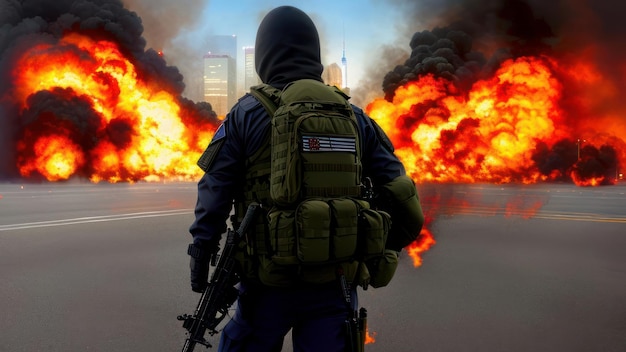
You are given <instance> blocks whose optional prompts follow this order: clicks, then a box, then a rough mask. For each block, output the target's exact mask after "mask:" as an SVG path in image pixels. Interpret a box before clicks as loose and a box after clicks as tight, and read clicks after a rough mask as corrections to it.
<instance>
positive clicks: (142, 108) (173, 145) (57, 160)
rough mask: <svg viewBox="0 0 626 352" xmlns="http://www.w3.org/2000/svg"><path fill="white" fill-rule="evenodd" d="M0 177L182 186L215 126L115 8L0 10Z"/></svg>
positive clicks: (129, 18)
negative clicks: (155, 181) (151, 181)
mask: <svg viewBox="0 0 626 352" xmlns="http://www.w3.org/2000/svg"><path fill="white" fill-rule="evenodd" d="M0 10H1V11H0V13H1V15H0V16H1V18H0V19H1V21H0V24H2V26H1V27H0V38H1V40H0V79H1V80H2V81H3V82H9V84H3V85H2V86H1V87H0V97H2V99H1V100H0V123H1V124H2V125H3V126H4V127H3V129H2V132H0V150H2V152H0V153H2V155H1V158H0V159H1V160H2V161H1V164H0V178H16V177H21V178H26V179H35V180H37V179H45V180H49V181H60V180H67V179H69V178H72V177H81V178H88V179H90V180H91V181H93V182H99V181H108V182H118V181H131V182H132V181H138V180H146V179H162V178H164V179H190V178H193V177H196V176H198V173H199V170H198V168H197V167H195V161H196V160H197V159H198V157H199V155H200V154H201V153H202V150H203V148H204V147H206V145H207V143H208V141H209V140H210V138H211V134H212V132H213V131H214V129H215V126H216V124H217V123H218V120H217V118H216V115H215V113H214V112H213V111H212V109H211V106H210V104H207V103H194V102H191V101H189V100H188V99H185V98H183V97H182V91H183V89H184V84H183V77H182V75H181V74H180V73H179V72H178V69H177V68H176V67H172V66H167V64H166V62H165V61H164V59H163V57H162V55H160V54H159V53H158V52H156V51H154V50H152V49H148V50H146V49H145V40H144V39H143V38H142V36H141V35H142V32H143V27H142V24H141V19H140V18H139V17H138V16H137V14H135V13H134V12H130V11H128V10H126V9H125V8H124V6H123V4H122V2H121V1H118V0H104V1H95V0H92V1H89V0H83V1H80V0H75V1H69V0H66V1H55V2H50V1H35V0H30V1H21V2H11V1H10V2H7V1H4V0H3V1H2V3H1V4H0Z"/></svg>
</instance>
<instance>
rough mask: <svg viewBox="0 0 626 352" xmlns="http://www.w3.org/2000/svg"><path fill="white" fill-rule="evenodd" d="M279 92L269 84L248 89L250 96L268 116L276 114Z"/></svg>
mask: <svg viewBox="0 0 626 352" xmlns="http://www.w3.org/2000/svg"><path fill="white" fill-rule="evenodd" d="M280 92H281V91H280V90H279V89H277V88H274V87H272V86H270V85H269V84H259V85H256V86H253V87H250V94H252V96H254V97H255V98H257V100H258V101H259V102H260V103H261V105H263V107H264V108H265V110H266V111H267V112H268V113H269V115H270V116H274V112H276V109H277V108H278V102H279V101H280Z"/></svg>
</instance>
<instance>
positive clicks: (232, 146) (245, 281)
mask: <svg viewBox="0 0 626 352" xmlns="http://www.w3.org/2000/svg"><path fill="white" fill-rule="evenodd" d="M255 56H256V57H255V62H256V71H257V73H258V75H259V77H260V78H261V80H262V82H263V83H265V84H268V85H270V86H271V87H274V88H277V89H279V90H280V89H283V88H284V87H285V86H286V85H288V84H290V83H292V82H294V81H297V80H301V79H309V80H315V81H319V82H321V81H322V78H321V74H322V69H323V66H322V64H321V57H320V42H319V36H318V32H317V29H316V27H315V25H314V23H313V21H312V20H311V18H310V17H309V16H308V15H306V14H305V13H304V12H302V11H301V10H299V9H297V8H294V7H291V6H282V7H278V8H275V9H274V10H272V11H270V12H269V13H268V14H267V15H266V16H265V18H264V19H263V20H262V22H261V24H260V26H259V29H258V32H257V37H256V45H255ZM351 107H352V109H353V110H354V113H355V115H356V119H357V123H358V134H359V138H360V140H361V143H360V147H361V151H360V155H361V159H362V160H361V162H362V174H363V177H367V178H368V179H370V180H371V181H372V183H373V184H374V185H378V187H376V190H377V192H378V193H379V199H381V201H380V202H379V203H380V207H382V208H383V210H385V211H386V212H388V213H389V214H391V224H392V225H391V229H390V230H389V231H388V235H387V234H386V236H387V241H386V249H387V254H388V253H391V257H394V256H395V259H396V264H397V253H398V252H400V251H401V250H402V248H403V247H404V246H406V245H408V244H409V243H411V242H412V241H413V240H415V239H416V237H417V236H418V235H419V233H420V231H421V227H422V224H423V220H424V217H423V214H422V210H421V207H420V205H419V200H418V197H417V191H416V188H415V185H414V184H413V182H412V181H411V180H410V179H409V178H408V177H407V176H406V175H405V169H404V167H403V165H402V163H401V162H400V161H399V160H398V158H397V157H396V156H395V155H394V151H393V146H392V144H391V142H390V141H389V139H388V138H387V137H386V135H385V133H384V132H383V131H382V129H381V128H380V127H379V126H378V125H377V124H376V123H375V122H374V121H373V120H372V119H371V118H369V117H368V116H367V115H366V114H365V113H364V112H363V111H362V110H361V109H360V108H358V107H356V106H351ZM270 119H271V116H270V115H269V114H268V112H267V111H266V109H265V108H264V106H263V104H262V103H261V102H260V101H259V99H257V98H256V97H255V96H253V95H251V94H246V95H244V96H243V97H242V98H241V99H240V100H239V101H238V102H237V104H236V105H235V106H234V107H233V108H232V109H231V111H230V112H229V114H228V115H227V116H226V118H225V120H224V122H223V124H222V125H221V126H220V127H219V128H218V130H217V131H216V132H215V134H214V137H213V140H212V141H211V143H210V145H209V146H208V148H207V150H206V151H205V153H204V155H203V159H204V160H203V163H204V164H205V165H206V168H205V171H206V173H205V175H204V176H203V177H202V179H201V180H200V181H199V183H198V200H197V205H196V209H195V217H196V218H195V221H194V223H193V224H192V225H191V227H190V233H191V234H192V236H193V245H192V246H191V247H190V248H192V249H191V250H190V253H189V254H190V255H191V256H192V258H191V263H190V267H191V287H192V289H193V290H194V291H196V292H202V291H203V290H204V289H205V288H206V286H207V277H208V271H209V269H208V267H209V265H208V263H207V260H206V258H208V257H209V256H208V255H206V253H210V252H213V251H214V250H215V248H216V247H217V246H218V243H219V240H220V238H221V234H222V233H224V232H225V230H226V220H227V219H228V217H229V215H230V214H231V210H232V209H233V203H234V204H235V206H234V210H235V219H239V220H240V219H241V217H242V216H243V214H241V213H242V212H243V211H245V209H246V206H247V205H248V204H250V203H251V202H258V203H260V204H261V205H262V206H263V207H264V206H266V205H268V204H269V203H271V202H270V200H269V198H270V197H269V193H270V192H269V180H268V177H269V172H270V167H269V163H270V162H269V153H268V152H267V151H268V148H269V147H268V145H269V141H270V128H271V127H270ZM265 208H266V209H267V207H265ZM265 215H267V214H265ZM267 218H268V217H267V216H261V217H259V219H258V222H260V223H259V224H257V225H256V226H254V228H255V230H254V231H255V232H256V233H255V236H252V237H256V238H257V241H256V243H257V244H259V245H260V246H262V245H263V243H266V242H265V241H264V240H263V238H264V237H263V236H267V233H263V232H264V229H267V227H268V224H267ZM263 222H265V223H263ZM259 238H260V239H261V240H258V239H259ZM248 245H251V244H250V243H249V244H248ZM255 248H256V247H255ZM256 250H257V252H258V253H261V252H262V251H260V250H258V249H256ZM258 253H257V254H258ZM259 255H260V254H259ZM257 259H258V258H257ZM392 259H393V258H392ZM381 262H383V263H384V260H382V261H381ZM392 264H393V263H392ZM271 265H274V264H271ZM376 265H378V264H376ZM244 266H245V267H246V268H247V272H246V273H244V274H243V275H242V276H243V277H242V282H241V284H240V287H239V289H240V294H239V299H238V301H237V308H236V311H235V313H234V314H233V317H232V319H231V320H230V321H229V322H228V323H227V324H226V326H225V327H224V329H223V331H222V335H221V340H220V346H219V350H220V351H280V350H281V349H282V345H283V340H284V337H285V335H286V334H287V333H288V332H289V331H290V330H291V331H292V340H293V349H294V351H328V352H330V351H344V350H346V341H347V336H346V329H345V321H346V316H347V314H348V312H349V310H350V309H351V308H350V307H347V306H346V297H345V294H344V292H342V290H340V289H339V285H338V284H337V282H336V280H335V281H330V282H319V283H316V282H310V281H309V282H306V280H305V281H301V280H298V278H297V277H289V276H286V277H281V278H280V279H279V280H278V281H277V282H279V281H280V282H279V283H278V284H274V282H270V284H268V280H269V279H267V276H268V273H267V272H264V273H263V274H265V276H266V279H265V280H259V279H258V276H259V272H260V271H263V270H269V269H267V267H266V266H264V265H260V264H259V260H252V261H250V262H248V264H246V265H244ZM371 269H373V270H374V271H376V270H377V269H376V268H371ZM393 270H395V267H393V268H392V273H391V275H393ZM298 272H300V271H298ZM271 275H273V274H270V276H271ZM292 279H293V280H292ZM388 279H390V277H389V278H388ZM289 280H292V281H293V282H291V281H289ZM349 281H350V282H353V287H352V296H353V298H354V296H355V294H356V293H355V292H356V291H355V289H354V288H355V287H354V286H356V284H361V285H363V282H360V281H359V282H357V280H356V279H355V278H354V277H351V279H350V280H349ZM384 281H388V280H384ZM285 282H287V284H284V283H285ZM384 284H386V282H385V283H384ZM384 284H382V285H384Z"/></svg>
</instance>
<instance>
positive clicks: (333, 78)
mask: <svg viewBox="0 0 626 352" xmlns="http://www.w3.org/2000/svg"><path fill="white" fill-rule="evenodd" d="M322 80H324V83H326V84H328V85H331V86H335V87H337V88H339V89H341V88H342V77H341V68H340V67H339V65H337V63H332V64H330V65H328V66H326V67H324V71H323V72H322Z"/></svg>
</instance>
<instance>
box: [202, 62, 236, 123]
mask: <svg viewBox="0 0 626 352" xmlns="http://www.w3.org/2000/svg"><path fill="white" fill-rule="evenodd" d="M236 88H237V71H236V61H235V59H233V58H232V57H230V56H229V55H214V54H207V55H204V101H206V102H209V103H210V104H211V106H212V107H213V111H215V113H217V115H218V116H226V113H228V111H229V110H230V108H232V107H233V105H235V99H236V94H237V92H236Z"/></svg>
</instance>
